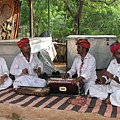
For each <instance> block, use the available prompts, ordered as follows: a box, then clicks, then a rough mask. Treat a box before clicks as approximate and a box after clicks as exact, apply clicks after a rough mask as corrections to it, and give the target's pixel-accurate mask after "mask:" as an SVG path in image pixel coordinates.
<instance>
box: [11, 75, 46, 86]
mask: <svg viewBox="0 0 120 120" xmlns="http://www.w3.org/2000/svg"><path fill="white" fill-rule="evenodd" d="M19 86H30V87H45V86H46V80H44V79H41V78H38V77H36V76H29V75H23V76H20V77H18V78H16V79H15V81H14V83H13V88H18V87H19Z"/></svg>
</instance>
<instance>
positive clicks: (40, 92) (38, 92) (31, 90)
mask: <svg viewBox="0 0 120 120" xmlns="http://www.w3.org/2000/svg"><path fill="white" fill-rule="evenodd" d="M49 91H50V89H49V87H44V88H40V87H28V86H20V87H19V88H17V89H16V90H15V92H16V93H17V94H27V95H35V96H40V97H44V96H46V95H47V94H48V93H49Z"/></svg>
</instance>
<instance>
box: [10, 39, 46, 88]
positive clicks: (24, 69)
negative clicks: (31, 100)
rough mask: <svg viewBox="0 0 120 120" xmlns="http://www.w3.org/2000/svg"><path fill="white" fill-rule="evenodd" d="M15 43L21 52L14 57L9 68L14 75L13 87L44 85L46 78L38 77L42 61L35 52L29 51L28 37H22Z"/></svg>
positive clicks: (41, 68)
mask: <svg viewBox="0 0 120 120" xmlns="http://www.w3.org/2000/svg"><path fill="white" fill-rule="evenodd" d="M17 45H18V47H19V48H20V50H21V53H20V54H18V55H17V56H16V57H15V58H14V60H13V63H12V65H11V68H10V73H11V74H12V75H14V76H15V81H14V82H13V87H14V88H18V87H19V86H30V87H45V86H46V80H44V79H40V78H38V75H39V74H40V73H41V71H42V70H43V63H42V62H41V61H40V60H39V59H38V57H37V55H36V54H32V53H31V47H30V44H29V39H28V38H22V39H21V40H20V41H18V42H17Z"/></svg>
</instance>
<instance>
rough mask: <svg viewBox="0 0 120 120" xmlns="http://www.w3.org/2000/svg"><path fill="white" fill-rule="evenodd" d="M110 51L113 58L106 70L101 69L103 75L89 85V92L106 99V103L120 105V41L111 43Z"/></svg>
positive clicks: (92, 95) (91, 94) (93, 95)
mask: <svg viewBox="0 0 120 120" xmlns="http://www.w3.org/2000/svg"><path fill="white" fill-rule="evenodd" d="M110 51H111V52H112V54H113V56H114V57H115V59H113V60H112V61H111V62H110V64H109V66H108V68H107V70H103V76H102V77H101V78H100V79H97V81H96V85H93V86H92V87H90V90H89V94H90V96H91V97H97V98H99V99H101V100H106V103H111V104H112V105H115V106H120V43H119V42H116V43H113V44H111V45H110Z"/></svg>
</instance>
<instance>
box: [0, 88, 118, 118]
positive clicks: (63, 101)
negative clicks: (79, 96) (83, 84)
mask: <svg viewBox="0 0 120 120" xmlns="http://www.w3.org/2000/svg"><path fill="white" fill-rule="evenodd" d="M71 98H73V97H72V96H52V95H48V96H45V97H39V96H30V95H18V94H16V93H15V92H14V91H13V90H12V88H8V89H6V90H3V91H0V103H10V104H17V105H21V106H32V107H38V108H51V109H57V110H67V111H76V112H84V113H99V114H101V115H103V116H106V117H116V118H120V107H115V106H112V105H109V104H106V103H105V101H104V100H103V101H101V100H99V99H96V98H92V99H90V98H87V101H86V104H85V105H83V106H79V105H72V104H70V103H69V102H68V100H70V99H71Z"/></svg>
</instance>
